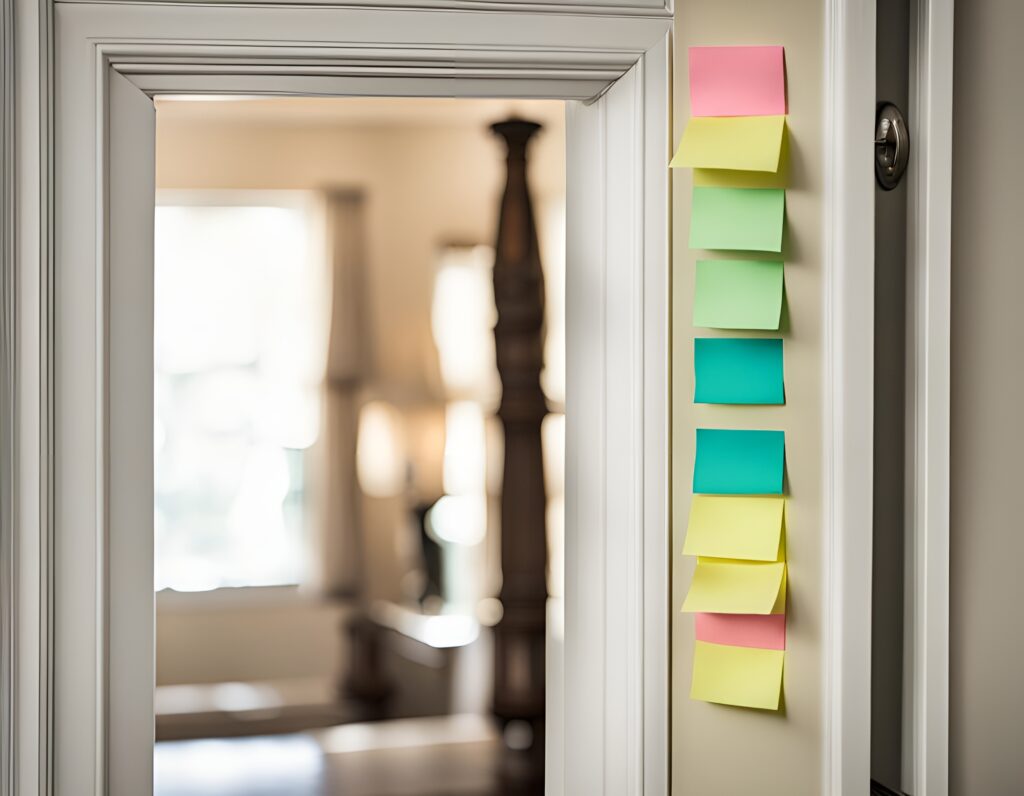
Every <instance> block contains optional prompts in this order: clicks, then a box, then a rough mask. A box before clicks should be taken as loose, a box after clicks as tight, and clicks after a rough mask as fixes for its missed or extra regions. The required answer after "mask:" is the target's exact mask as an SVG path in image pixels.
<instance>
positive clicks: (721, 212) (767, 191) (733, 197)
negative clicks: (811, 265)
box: [690, 186, 786, 252]
mask: <svg viewBox="0 0 1024 796" xmlns="http://www.w3.org/2000/svg"><path fill="white" fill-rule="evenodd" d="M785 215H786V192H785V191H784V190H782V189H781V188H710V187H701V186H697V187H695V188H694V189H693V208H692V211H691V214H690V248H691V249H734V250H737V251H761V252H780V251H782V225H783V221H784V219H785Z"/></svg>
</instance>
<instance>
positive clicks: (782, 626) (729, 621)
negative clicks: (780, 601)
mask: <svg viewBox="0 0 1024 796" xmlns="http://www.w3.org/2000/svg"><path fill="white" fill-rule="evenodd" d="M695 616H696V617H697V641H709V642H711V643H712V644H726V645H728V646H732V647H760V648H761V649H767V650H784V649H786V615H785V614H764V615H757V614H696V615H695Z"/></svg>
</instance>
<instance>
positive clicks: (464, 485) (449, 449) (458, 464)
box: [444, 401, 487, 495]
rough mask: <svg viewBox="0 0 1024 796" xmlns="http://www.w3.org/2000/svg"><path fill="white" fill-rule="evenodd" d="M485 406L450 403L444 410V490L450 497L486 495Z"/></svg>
mask: <svg viewBox="0 0 1024 796" xmlns="http://www.w3.org/2000/svg"><path fill="white" fill-rule="evenodd" d="M484 422H485V421H484V411H483V407H481V406H480V404H478V403H474V402H472V401H457V402H455V403H450V404H448V407H447V409H446V410H445V442H444V491H445V492H447V493H448V494H449V495H483V494H484V486H485V483H486V480H487V470H486V468H487V448H486V428H485V425H484Z"/></svg>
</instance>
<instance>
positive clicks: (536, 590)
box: [491, 119, 547, 762]
mask: <svg viewBox="0 0 1024 796" xmlns="http://www.w3.org/2000/svg"><path fill="white" fill-rule="evenodd" d="M491 129H492V130H493V131H494V132H495V133H496V134H498V135H500V136H501V137H502V138H504V139H505V143H506V145H507V146H508V181H507V183H506V185H505V193H504V195H503V196H502V200H501V214H500V216H499V219H498V241H497V245H496V252H495V263H494V298H495V304H496V305H497V309H498V322H497V324H496V325H495V327H494V339H495V345H496V348H497V362H498V373H499V374H500V376H501V384H502V397H501V405H500V407H499V409H498V416H499V417H500V418H501V422H502V425H503V426H504V430H505V470H504V482H503V486H502V495H501V570H502V586H501V594H500V599H501V604H502V607H503V608H504V613H503V616H502V620H501V622H500V623H499V624H498V626H497V627H496V629H495V648H494V712H495V713H496V714H497V715H498V716H499V717H500V718H501V719H503V720H505V721H506V722H508V721H512V720H522V721H525V722H528V723H529V724H530V725H531V727H532V728H533V731H534V734H533V738H534V744H533V749H532V754H531V758H533V759H534V760H535V761H536V760H540V761H541V762H542V761H543V757H542V755H543V729H544V636H545V628H544V626H545V615H546V610H547V532H546V526H545V510H546V506H547V500H546V495H545V490H544V466H543V458H542V453H541V421H542V420H543V419H544V416H545V415H546V414H547V403H546V401H545V399H544V393H543V391H542V390H541V385H540V372H541V367H542V366H543V363H544V275H543V273H542V271H541V262H540V251H539V247H538V244H537V230H536V227H535V226H534V220H533V208H532V206H531V203H530V193H529V190H528V188H527V183H526V148H527V144H528V143H529V141H530V139H531V138H532V137H533V135H534V134H535V133H536V132H537V131H538V130H539V129H540V125H539V124H535V123H533V122H528V121H523V120H520V119H509V120H508V121H504V122H500V123H498V124H495V125H492V127H491ZM524 729H525V728H524ZM534 755H536V756H537V757H536V758H534Z"/></svg>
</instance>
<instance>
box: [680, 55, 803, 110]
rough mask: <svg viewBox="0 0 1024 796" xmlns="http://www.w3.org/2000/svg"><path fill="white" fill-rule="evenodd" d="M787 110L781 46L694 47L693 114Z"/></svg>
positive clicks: (692, 59) (691, 104) (692, 69)
mask: <svg viewBox="0 0 1024 796" xmlns="http://www.w3.org/2000/svg"><path fill="white" fill-rule="evenodd" d="M785 112H786V69H785V61H784V55H783V49H782V47H691V48H690V113H691V114H692V115H693V116H772V115H777V114H784V113H785Z"/></svg>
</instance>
